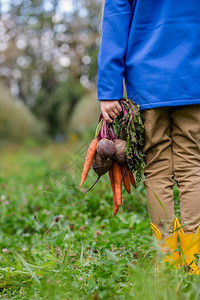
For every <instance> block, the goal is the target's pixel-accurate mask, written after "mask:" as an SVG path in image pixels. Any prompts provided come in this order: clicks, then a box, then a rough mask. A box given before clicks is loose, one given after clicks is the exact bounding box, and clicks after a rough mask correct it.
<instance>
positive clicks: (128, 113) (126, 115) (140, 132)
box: [114, 99, 145, 182]
mask: <svg viewBox="0 0 200 300" xmlns="http://www.w3.org/2000/svg"><path fill="white" fill-rule="evenodd" d="M120 104H121V106H122V109H123V116H121V115H120V116H118V118H116V119H115V120H114V128H115V131H116V134H117V138H120V139H123V140H126V156H127V162H128V167H129V169H130V170H132V172H136V180H137V182H139V181H140V180H142V178H143V172H144V167H145V161H144V153H143V147H144V122H143V115H142V112H141V111H140V107H139V105H136V104H135V102H134V101H132V100H130V99H122V100H121V101H120Z"/></svg>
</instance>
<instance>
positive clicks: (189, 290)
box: [0, 136, 200, 300]
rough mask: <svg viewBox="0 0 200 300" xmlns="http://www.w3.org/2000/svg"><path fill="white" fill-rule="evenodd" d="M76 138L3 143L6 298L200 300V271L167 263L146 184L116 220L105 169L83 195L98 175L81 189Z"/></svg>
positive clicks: (2, 277)
mask: <svg viewBox="0 0 200 300" xmlns="http://www.w3.org/2000/svg"><path fill="white" fill-rule="evenodd" d="M75 140H76V136H74V138H73V136H72V142H71V143H70V144H63V145H61V144H51V145H48V146H37V145H34V144H33V145H31V143H29V144H27V145H24V146H13V145H5V146H3V145H2V146H1V149H0V151H1V155H0V166H1V167H0V299H34V300H38V299H49V300H57V299H58V300H64V299H126V300H127V299H166V300H168V299H173V300H174V299H180V300H182V299H188V300H191V299H200V280H199V278H198V277H197V276H191V275H188V274H187V273H186V272H185V271H184V270H183V269H173V268H170V267H169V266H165V267H163V266H162V263H161V258H160V256H159V251H157V250H158V246H157V244H156V241H155V240H154V238H153V237H152V232H151V228H150V221H149V217H148V212H147V207H146V203H145V190H144V187H143V185H142V184H140V185H138V187H137V189H136V190H134V191H132V194H131V195H127V193H126V192H125V191H123V200H124V202H123V208H121V209H120V211H119V213H118V214H117V215H116V216H115V217H114V218H113V217H112V209H113V208H112V191H111V188H110V185H109V181H108V175H107V174H106V175H105V176H103V177H102V178H101V179H100V181H99V182H98V184H97V185H96V186H95V187H94V188H93V189H92V190H91V191H90V192H88V193H87V194H85V195H84V196H83V195H82V193H83V191H84V189H87V188H89V186H90V185H91V184H92V182H93V181H94V179H95V178H96V176H95V174H94V173H93V171H92V170H91V171H90V174H89V177H88V179H87V180H86V183H85V184H84V188H81V189H80V188H79V183H80V178H81V169H82V166H83V160H84V156H85V153H86V149H87V145H88V143H87V142H75ZM84 140H85V141H87V140H89V137H88V138H87V139H84ZM73 141H74V142H73ZM174 195H175V201H176V205H177V204H178V193H177V191H176V190H175V191H174ZM177 213H178V209H177ZM158 265H159V266H158Z"/></svg>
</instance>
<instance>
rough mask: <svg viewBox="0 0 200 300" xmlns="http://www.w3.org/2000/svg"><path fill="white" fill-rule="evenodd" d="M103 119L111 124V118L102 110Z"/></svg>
mask: <svg viewBox="0 0 200 300" xmlns="http://www.w3.org/2000/svg"><path fill="white" fill-rule="evenodd" d="M102 115H103V118H104V120H106V122H107V123H109V124H111V123H112V122H113V120H112V119H111V118H110V116H109V114H108V113H107V112H105V111H104V112H102Z"/></svg>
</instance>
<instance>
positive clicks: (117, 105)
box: [115, 102, 122, 113]
mask: <svg viewBox="0 0 200 300" xmlns="http://www.w3.org/2000/svg"><path fill="white" fill-rule="evenodd" d="M115 107H116V109H117V110H118V112H119V113H121V112H122V108H121V105H120V104H119V102H116V106H115Z"/></svg>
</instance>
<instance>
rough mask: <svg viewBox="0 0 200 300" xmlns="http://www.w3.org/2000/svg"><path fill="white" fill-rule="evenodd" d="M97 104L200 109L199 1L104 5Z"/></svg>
mask: <svg viewBox="0 0 200 300" xmlns="http://www.w3.org/2000/svg"><path fill="white" fill-rule="evenodd" d="M97 63H98V74H97V92H98V100H120V99H121V98H123V78H124V79H125V84H126V90H127V97H128V98H130V99H132V100H134V101H135V102H136V103H139V104H140V107H141V109H149V108H154V107H162V106H178V105H188V104H200V0H190V1H189V0H105V7H104V13H103V23H102V40H101V45H100V49H99V54H98V61H97Z"/></svg>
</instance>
